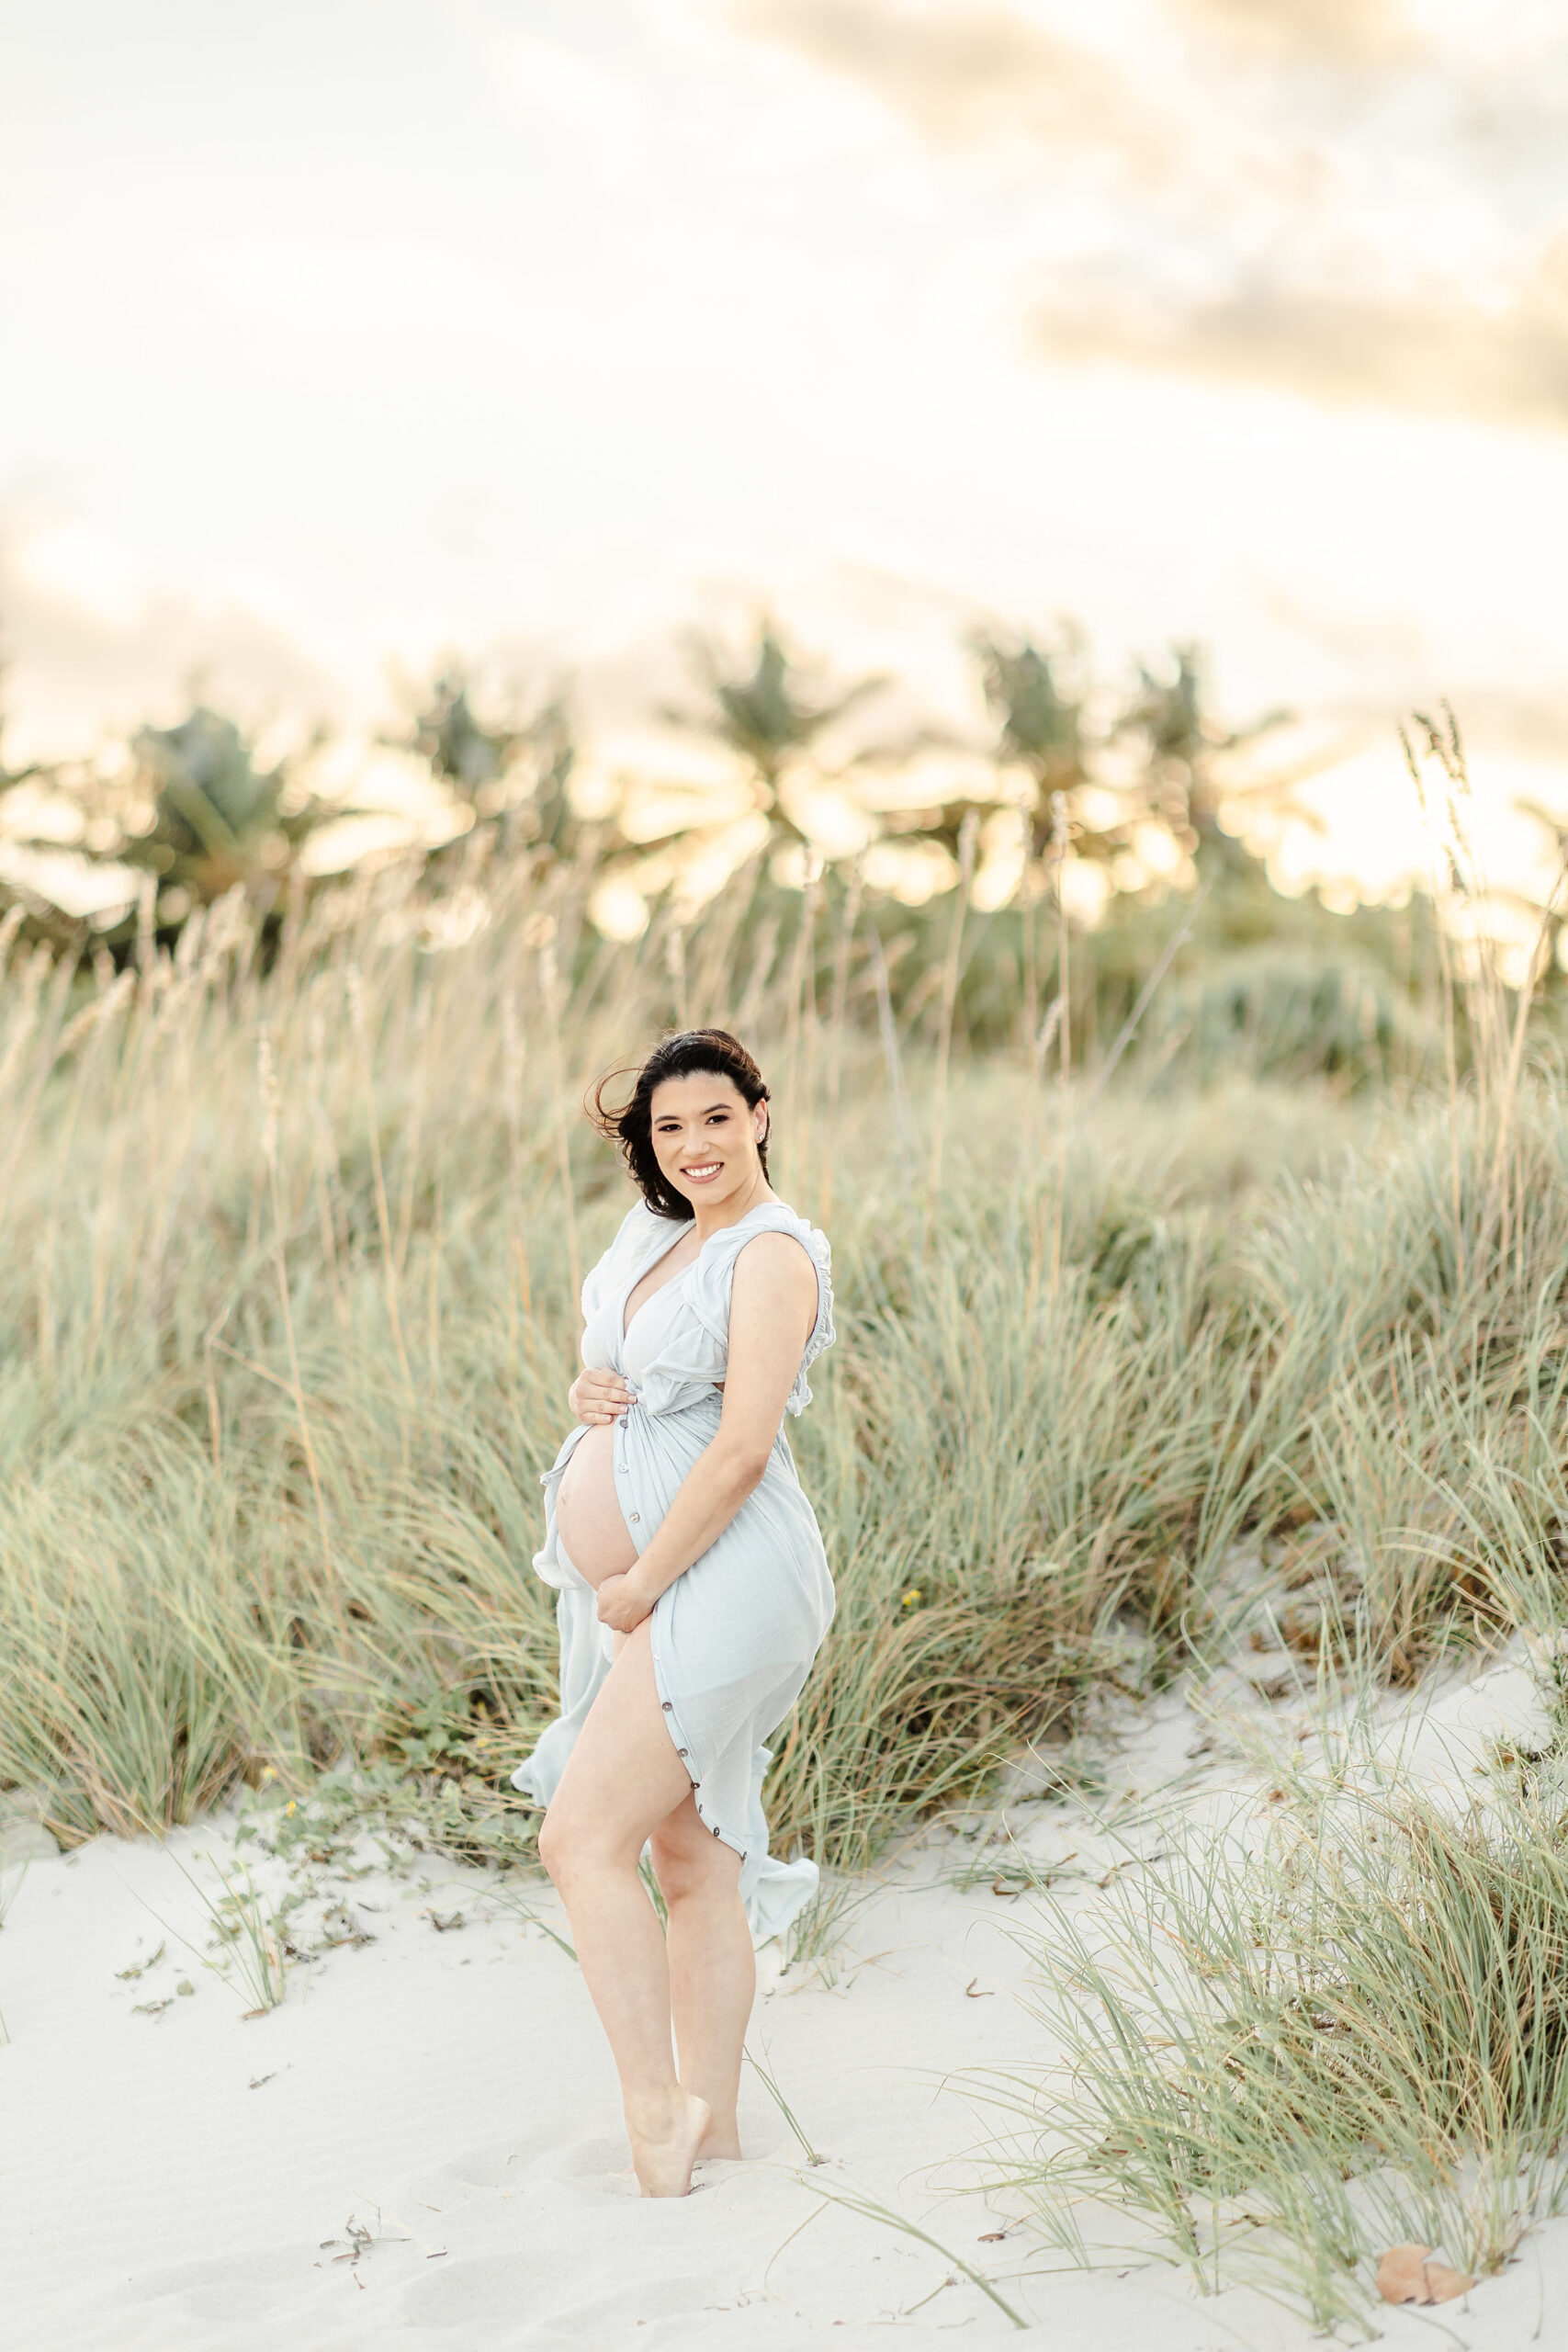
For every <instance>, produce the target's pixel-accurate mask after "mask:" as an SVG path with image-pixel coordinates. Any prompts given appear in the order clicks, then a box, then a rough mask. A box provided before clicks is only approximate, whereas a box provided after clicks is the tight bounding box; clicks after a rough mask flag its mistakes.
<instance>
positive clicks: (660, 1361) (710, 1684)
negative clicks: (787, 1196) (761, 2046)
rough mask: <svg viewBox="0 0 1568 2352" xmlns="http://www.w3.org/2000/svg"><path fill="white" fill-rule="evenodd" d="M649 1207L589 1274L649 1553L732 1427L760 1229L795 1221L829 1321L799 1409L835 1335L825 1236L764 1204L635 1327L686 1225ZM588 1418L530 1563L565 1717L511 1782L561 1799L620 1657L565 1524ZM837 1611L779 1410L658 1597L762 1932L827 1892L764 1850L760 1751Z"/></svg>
mask: <svg viewBox="0 0 1568 2352" xmlns="http://www.w3.org/2000/svg"><path fill="white" fill-rule="evenodd" d="M689 1229H690V1228H689V1227H687V1226H686V1225H685V1224H683V1223H681V1224H678V1223H676V1222H675V1221H674V1220H673V1219H672V1218H669V1217H661V1216H655V1215H654V1213H653V1211H652V1210H651V1209H649V1208H648V1207H646V1206H644V1205H641V1204H639V1205H638V1206H637V1208H634V1209H633V1210H632V1212H631V1214H630V1215H629V1216H627V1217H626V1221H625V1223H624V1224H623V1225H622V1227H621V1229H620V1231H619V1233H617V1234H616V1236H615V1240H614V1241H613V1242H612V1243H611V1245H610V1247H609V1249H608V1250H606V1251H605V1253H604V1257H603V1258H602V1259H601V1260H600V1261H599V1263H598V1264H597V1265H596V1266H595V1267H594V1269H593V1271H592V1273H591V1274H590V1275H589V1277H588V1279H587V1281H586V1282H585V1283H583V1285H582V1317H583V1324H584V1329H583V1334H582V1361H583V1363H584V1364H585V1365H586V1366H588V1367H590V1368H591V1369H592V1370H595V1371H605V1372H618V1373H619V1374H621V1376H622V1378H623V1379H624V1380H626V1383H627V1384H628V1385H629V1386H630V1387H631V1388H632V1389H633V1390H634V1391H635V1392H636V1401H635V1402H634V1403H633V1404H632V1405H630V1406H629V1407H628V1408H627V1409H626V1413H625V1414H624V1415H623V1416H622V1417H621V1419H619V1420H618V1421H617V1422H616V1423H615V1442H614V1451H615V1488H616V1493H617V1495H618V1497H619V1499H620V1505H621V1510H622V1511H623V1513H624V1515H625V1517H626V1526H627V1529H628V1531H629V1532H630V1534H631V1537H632V1540H633V1542H634V1543H635V1544H636V1545H637V1551H638V1554H639V1555H640V1554H641V1553H642V1552H643V1551H644V1550H645V1549H646V1548H647V1545H648V1544H649V1539H650V1538H651V1537H652V1535H653V1533H654V1532H655V1530H656V1529H657V1528H658V1526H659V1525H660V1521H662V1519H663V1517H664V1514H665V1512H666V1511H667V1510H669V1509H670V1506H671V1503H672V1502H673V1501H674V1499H675V1496H676V1494H677V1492H678V1491H679V1489H680V1487H681V1485H682V1480H683V1479H684V1478H685V1477H686V1476H687V1475H688V1473H689V1472H690V1470H691V1469H692V1467H693V1465H694V1463H695V1462H696V1460H697V1457H698V1455H699V1454H700V1453H702V1452H703V1451H704V1449H705V1447H706V1446H707V1445H709V1444H710V1443H711V1442H712V1441H713V1439H714V1438H715V1437H716V1435H717V1433H718V1422H719V1412H720V1408H721V1406H722V1403H723V1399H722V1397H720V1395H719V1391H718V1385H717V1384H718V1383H719V1382H721V1381H722V1380H723V1379H724V1376H725V1368H726V1365H727V1363H728V1351H729V1299H730V1288H731V1284H732V1283H733V1281H734V1276H735V1261H736V1260H737V1259H738V1258H739V1255H740V1252H741V1250H744V1248H745V1247H746V1244H747V1243H748V1242H749V1241H752V1240H754V1239H755V1238H756V1237H757V1235H758V1234H760V1233H787V1234H790V1235H792V1236H793V1237H794V1238H795V1240H797V1241H798V1242H799V1243H800V1245H801V1247H802V1249H803V1250H806V1252H807V1255H808V1256H809V1258H810V1260H811V1262H812V1265H813V1267H814V1269H815V1271H816V1274H817V1320H816V1322H815V1324H814V1325H813V1327H812V1331H811V1337H810V1338H809V1340H807V1343H806V1349H805V1352H804V1353H803V1355H802V1357H801V1361H800V1369H799V1371H798V1372H797V1374H796V1375H795V1385H794V1386H793V1387H792V1389H791V1390H790V1394H789V1398H788V1401H787V1405H786V1408H785V1409H786V1411H787V1412H789V1413H801V1412H804V1411H805V1409H806V1407H807V1405H808V1404H809V1403H810V1401H811V1391H810V1389H809V1387H808V1386H807V1378H806V1375H807V1369H808V1368H809V1366H810V1365H811V1364H812V1363H814V1362H815V1360H816V1358H817V1357H818V1356H819V1355H820V1354H821V1352H822V1351H823V1349H824V1348H826V1347H829V1346H830V1345H831V1343H832V1339H833V1289H832V1282H831V1263H832V1261H831V1258H830V1254H829V1248H828V1240H827V1237H826V1235H825V1234H822V1233H819V1232H818V1230H817V1229H816V1227H813V1226H811V1225H808V1224H807V1221H806V1219H805V1218H804V1217H800V1216H796V1215H795V1211H794V1210H793V1209H790V1208H786V1207H785V1206H784V1204H783V1203H782V1202H778V1201H766V1202H763V1203H762V1204H761V1206H760V1207H757V1208H754V1209H752V1210H751V1211H750V1214H749V1215H748V1216H743V1217H742V1218H741V1219H740V1220H739V1223H738V1224H736V1225H732V1226H727V1227H725V1228H724V1229H723V1230H722V1231H721V1232H718V1233H714V1234H710V1235H709V1236H708V1238H707V1239H706V1241H705V1242H704V1244H703V1246H702V1249H701V1250H699V1251H698V1253H697V1255H696V1257H695V1258H694V1260H693V1261H692V1263H691V1264H690V1265H689V1266H687V1267H685V1268H684V1269H683V1270H682V1272H680V1273H679V1274H677V1275H675V1276H674V1277H673V1279H672V1280H671V1281H670V1282H668V1283H664V1284H663V1285H662V1286H661V1287H660V1289H659V1290H657V1291H655V1293H654V1294H653V1295H652V1297H651V1298H649V1299H648V1300H646V1301H645V1302H644V1304H643V1306H641V1307H640V1308H639V1309H638V1311H637V1315H636V1316H635V1317H633V1319H632V1326H631V1329H630V1330H629V1331H626V1329H625V1319H626V1300H627V1298H628V1297H629V1296H630V1295H631V1293H632V1292H633V1290H635V1289H636V1287H637V1283H639V1282H640V1281H641V1280H642V1277H643V1276H644V1274H646V1273H647V1272H649V1270H650V1268H652V1267H653V1266H654V1265H656V1264H657V1263H658V1261H659V1260H660V1258H662V1257H663V1256H665V1255H666V1253H667V1252H668V1251H669V1250H672V1249H673V1248H674V1246H675V1244H676V1243H677V1242H678V1241H679V1240H681V1238H682V1236H683V1235H684V1234H685V1233H686V1232H687V1231H689ZM586 1435H587V1430H586V1429H585V1428H584V1427H582V1426H581V1425H579V1427H577V1428H576V1429H574V1430H572V1431H571V1433H570V1436H569V1437H568V1439H567V1441H566V1443H565V1444H564V1445H563V1446H562V1447H561V1450H560V1452H559V1453H558V1455H557V1457H556V1461H555V1464H554V1467H553V1468H551V1469H549V1470H547V1472H546V1473H545V1476H544V1480H543V1485H544V1489H545V1542H544V1548H543V1549H542V1550H541V1551H539V1552H537V1553H536V1555H535V1557H534V1566H535V1568H536V1571H537V1573H538V1574H539V1576H541V1577H543V1578H544V1580H545V1582H546V1583H547V1584H550V1585H554V1586H555V1587H556V1588H557V1589H558V1594H559V1598H558V1600H557V1602H556V1623H557V1626H558V1630H559V1634H560V1701H561V1712H560V1716H559V1719H558V1721H557V1722H555V1723H553V1724H551V1725H550V1727H549V1729H548V1730H547V1732H546V1733H545V1734H544V1736H543V1737H542V1738H541V1739H540V1741H539V1743H538V1745H537V1747H536V1748H535V1750H534V1752H533V1754H532V1756H530V1757H529V1758H528V1759H527V1761H526V1763H525V1764H521V1765H519V1767H518V1769H517V1770H516V1771H515V1772H514V1773H513V1776H512V1785H513V1788H515V1789H520V1790H522V1791H523V1792H524V1793H525V1795H527V1796H531V1797H533V1798H534V1799H535V1800H536V1802H537V1803H538V1804H544V1805H547V1804H549V1801H550V1799H551V1797H552V1796H553V1795H554V1794H555V1792H556V1789H557V1787H558V1784H559V1781H560V1776H561V1773H562V1772H563V1770H565V1768H566V1760H567V1758H568V1757H569V1756H570V1753H571V1750H572V1747H573V1746H574V1744H575V1742H576V1739H577V1735H578V1733H579V1731H580V1730H581V1727H582V1724H583V1720H584V1718H585V1717H586V1715H587V1713H588V1710H589V1708H590V1707H591V1706H592V1703H593V1701H594V1698H595V1697H596V1695H597V1693H598V1691H599V1688H600V1685H601V1684H602V1683H603V1681H604V1677H605V1675H606V1673H607V1672H608V1671H609V1667H610V1662H611V1659H612V1658H613V1657H614V1655H615V1650H614V1641H613V1637H612V1635H611V1634H610V1630H609V1628H608V1627H607V1626H602V1625H601V1624H600V1623H599V1619H598V1613H597V1611H598V1604H597V1600H596V1597H595V1595H594V1592H593V1589H592V1586H590V1585H589V1584H588V1583H587V1582H586V1581H585V1580H584V1578H583V1577H581V1576H580V1575H579V1574H578V1571H577V1569H576V1568H575V1566H573V1565H572V1562H571V1561H570V1558H569V1557H568V1556H567V1554H566V1552H565V1549H564V1547H563V1546H562V1544H561V1543H560V1540H559V1538H558V1534H557V1532H556V1495H557V1493H558V1489H559V1486H560V1482H561V1479H562V1477H563V1476H564V1475H565V1472H566V1466H567V1464H568V1463H569V1462H570V1460H571V1457H572V1454H573V1453H574V1452H575V1451H576V1449H577V1447H578V1445H579V1444H580V1443H581V1441H582V1439H583V1438H584V1437H585V1436H586ZM832 1617H833V1581H832V1578H831V1577H830V1576H829V1572H828V1560H827V1555H826V1554H825V1552H824V1551H823V1548H822V1537H821V1533H820V1532H819V1530H818V1525H817V1517H816V1513H815V1512H814V1511H813V1510H812V1508H811V1505H810V1504H809V1502H808V1501H807V1498H806V1496H805V1495H804V1493H803V1492H802V1491H801V1486H800V1481H799V1479H798V1478H797V1477H796V1476H795V1461H794V1457H793V1456H792V1455H791V1453H790V1450H789V1444H788V1442H787V1440H786V1439H785V1437H784V1423H783V1420H782V1419H781V1421H780V1425H779V1431H778V1435H777V1436H776V1437H775V1439H774V1441H773V1452H772V1453H771V1454H770V1456H769V1458H768V1465H767V1468H766V1470H765V1471H764V1473H763V1475H762V1478H761V1484H760V1485H759V1486H758V1487H756V1488H755V1490H754V1491H753V1492H752V1493H751V1494H750V1496H749V1497H748V1498H747V1499H746V1501H745V1502H743V1503H742V1504H741V1506H740V1509H739V1510H738V1511H737V1512H736V1514H735V1517H734V1518H733V1519H732V1520H731V1521H730V1522H729V1525H728V1527H727V1528H726V1529H725V1531H724V1532H723V1534H722V1535H720V1536H719V1537H718V1538H717V1539H716V1541H715V1542H714V1543H713V1544H710V1545H709V1546H708V1548H707V1550H706V1551H705V1552H704V1553H703V1554H702V1555H701V1556H700V1557H699V1558H698V1559H696V1560H694V1562H693V1564H692V1566H690V1567H689V1568H687V1569H686V1571H685V1573H684V1574H683V1575H682V1576H679V1577H676V1579H675V1581H674V1583H673V1584H672V1585H671V1586H670V1587H669V1589H667V1590H666V1591H664V1592H662V1593H661V1594H660V1597H659V1600H657V1602H656V1603H655V1604H654V1609H653V1619H652V1628H651V1638H652V1646H653V1673H654V1679H655V1682H656V1683H657V1685H658V1690H659V1698H660V1705H661V1707H662V1708H663V1711H664V1720H665V1722H666V1724H668V1725H669V1727H670V1736H671V1739H672V1740H673V1741H674V1743H675V1750H676V1753H677V1755H678V1756H679V1757H680V1758H681V1760H682V1763H683V1764H684V1765H685V1767H686V1770H687V1771H688V1772H689V1773H690V1774H691V1777H692V1786H693V1788H694V1791H695V1792H696V1805H697V1811H698V1814H699V1815H701V1817H702V1820H703V1822H704V1823H705V1826H707V1827H708V1828H709V1829H711V1831H712V1832H713V1835H714V1836H715V1837H716V1838H722V1839H723V1840H724V1842H725V1844H726V1845H728V1846H733V1847H734V1849H735V1850H736V1852H737V1853H738V1854H739V1856H740V1858H741V1871H740V1892H741V1894H742V1896H743V1897H744V1900H745V1904H746V1910H747V1916H748V1917H749V1918H750V1923H751V1932H752V1934H753V1936H754V1937H755V1939H756V1940H757V1941H758V1942H759V1943H761V1942H762V1941H764V1940H765V1939H766V1938H767V1937H769V1936H773V1935H777V1934H779V1933H780V1932H781V1931H782V1930H783V1929H784V1928H786V1927H787V1926H788V1925H789V1923H790V1921H791V1920H792V1919H793V1918H794V1917H795V1914H796V1913H797V1912H798V1911H799V1910H800V1909H801V1908H802V1907H803V1905H805V1904H807V1903H808V1902H809V1901H810V1899H811V1897H812V1895H813V1894H815V1893H816V1890H817V1865H816V1863H815V1862H811V1861H805V1860H802V1861H796V1862H787V1863H786V1862H782V1861H778V1860H775V1859H774V1858H773V1856H772V1855H771V1854H770V1853H769V1851H768V1825H767V1821H766V1819H765V1818H764V1816H763V1813H762V1775H763V1773H764V1772H765V1771H766V1770H767V1768H768V1765H769V1763H770V1762H771V1761H772V1755H771V1751H770V1750H769V1749H768V1748H767V1747H765V1746H764V1745H763V1743H764V1741H765V1740H766V1738H767V1736H768V1735H769V1733H770V1732H772V1731H773V1730H774V1729H775V1728H776V1726H777V1725H778V1724H780V1723H782V1722H783V1720H784V1716H785V1715H786V1714H788V1713H789V1711H790V1709H791V1707H793V1706H794V1704H795V1700H796V1699H797V1698H798V1696H799V1694H800V1690H801V1686H802V1684H803V1683H804V1682H805V1680H806V1678H807V1673H808V1672H809V1671H810V1668H811V1662H812V1659H813V1658H814V1657H816V1655H817V1652H818V1648H819V1646H820V1645H821V1642H822V1637H823V1635H824V1634H826V1633H827V1631H828V1627H829V1624H830V1623H832Z"/></svg>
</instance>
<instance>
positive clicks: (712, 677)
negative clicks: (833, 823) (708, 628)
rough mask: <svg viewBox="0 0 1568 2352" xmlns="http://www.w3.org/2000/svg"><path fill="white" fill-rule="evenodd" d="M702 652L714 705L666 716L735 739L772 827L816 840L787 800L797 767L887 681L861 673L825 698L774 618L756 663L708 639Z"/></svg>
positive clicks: (732, 744) (792, 837) (793, 837)
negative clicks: (739, 664) (732, 656)
mask: <svg viewBox="0 0 1568 2352" xmlns="http://www.w3.org/2000/svg"><path fill="white" fill-rule="evenodd" d="M696 656H697V662H698V666H699V668H700V669H701V671H702V673H703V675H704V678H705V684H706V685H707V689H708V694H709V697H710V700H709V704H708V707H707V708H706V709H705V711H702V712H700V713H697V714H695V715H693V714H690V713H686V712H683V711H678V710H668V711H666V712H665V714H664V715H665V717H666V718H671V719H673V720H674V722H675V724H676V725H677V726H682V727H688V728H693V729H697V730H699V731H701V732H702V733H705V734H708V735H713V736H716V737H717V739H718V741H720V742H721V743H724V744H726V745H728V748H729V750H730V751H732V752H734V753H735V754H736V756H737V757H738V758H739V760H741V761H742V762H743V763H745V765H746V766H747V767H748V768H749V769H750V775H751V784H752V791H753V796H754V805H755V806H756V807H757V808H758V809H761V811H762V813H763V815H764V816H765V817H766V818H767V820H768V826H769V830H770V831H771V832H773V834H774V835H775V836H776V837H779V838H782V839H783V840H784V841H786V842H795V843H798V844H801V845H804V846H809V843H808V842H807V835H806V833H805V832H804V831H803V830H802V828H801V827H800V825H799V824H798V823H797V822H796V821H795V818H794V817H793V816H792V815H791V813H790V810H789V808H788V806H787V802H786V798H785V793H786V790H787V785H788V780H789V775H790V770H791V768H792V767H793V766H794V765H795V763H797V762H798V761H799V760H800V759H801V758H802V757H803V756H804V755H805V753H807V752H809V751H810V749H811V747H812V745H813V744H814V743H815V742H816V741H817V739H818V736H819V735H821V734H822V733H823V731H824V729H827V728H829V727H830V726H831V725H832V724H833V722H834V720H835V719H838V718H842V717H843V715H844V713H845V712H846V711H847V710H850V709H852V707H853V706H854V705H855V704H856V703H859V702H863V701H864V699H865V697H866V696H867V695H872V694H875V693H877V692H879V691H880V689H881V688H882V687H883V686H884V685H885V684H886V679H885V678H883V677H881V676H876V677H866V678H860V679H857V680H856V681H855V683H854V684H853V685H852V686H849V687H847V688H846V689H845V690H844V691H843V692H842V693H841V694H839V695H829V696H828V697H827V698H826V699H822V698H820V697H819V696H818V695H816V694H814V693H813V692H812V691H811V690H810V688H809V686H808V685H807V673H806V672H805V669H804V668H803V665H802V664H801V663H800V662H797V661H796V660H795V656H794V655H793V654H792V653H791V652H790V651H789V650H788V649H787V648H786V646H785V645H784V641H783V639H781V637H780V636H779V634H778V631H777V630H776V628H774V626H773V623H772V621H769V620H763V621H762V622H761V623H760V625H759V627H758V630H757V638H756V645H755V649H754V650H753V652H752V653H751V655H750V666H749V667H743V668H736V667H734V666H729V665H727V663H726V661H725V659H724V656H723V655H722V653H721V652H720V651H719V650H717V649H716V647H714V646H713V645H712V644H710V643H708V642H707V641H705V640H704V639H698V640H697V641H696Z"/></svg>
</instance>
